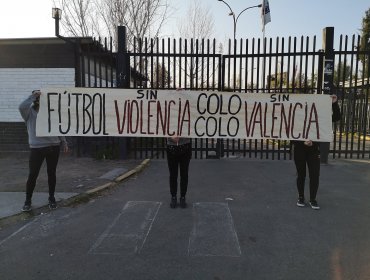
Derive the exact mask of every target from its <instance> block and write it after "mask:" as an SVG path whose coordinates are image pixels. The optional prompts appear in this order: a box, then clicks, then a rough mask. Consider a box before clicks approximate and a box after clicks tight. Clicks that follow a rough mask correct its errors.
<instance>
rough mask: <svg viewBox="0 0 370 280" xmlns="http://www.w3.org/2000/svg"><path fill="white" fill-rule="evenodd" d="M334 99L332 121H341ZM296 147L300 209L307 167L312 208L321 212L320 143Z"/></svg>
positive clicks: (295, 162) (295, 160)
mask: <svg viewBox="0 0 370 280" xmlns="http://www.w3.org/2000/svg"><path fill="white" fill-rule="evenodd" d="M331 98H332V121H333V122H336V121H338V120H340V118H341V113H340V109H339V105H338V102H337V96H336V95H331ZM291 143H292V144H293V147H294V164H295V167H296V169H297V189H298V201H297V206H298V207H304V206H305V205H306V203H305V197H304V185H305V179H306V165H307V167H308V173H309V177H310V201H309V203H310V206H311V208H312V209H315V210H319V209H320V206H319V205H318V203H317V200H316V195H317V190H318V189H319V176H320V143H319V142H314V141H311V140H308V141H291Z"/></svg>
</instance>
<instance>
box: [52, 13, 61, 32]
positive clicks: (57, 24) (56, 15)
mask: <svg viewBox="0 0 370 280" xmlns="http://www.w3.org/2000/svg"><path fill="white" fill-rule="evenodd" d="M51 16H52V17H53V19H55V36H57V37H59V21H60V19H61V18H62V10H61V9H59V8H53V9H52V13H51Z"/></svg>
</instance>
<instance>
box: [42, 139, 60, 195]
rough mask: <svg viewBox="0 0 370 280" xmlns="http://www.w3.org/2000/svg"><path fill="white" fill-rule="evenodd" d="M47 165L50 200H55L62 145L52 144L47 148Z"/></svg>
mask: <svg viewBox="0 0 370 280" xmlns="http://www.w3.org/2000/svg"><path fill="white" fill-rule="evenodd" d="M46 151H47V152H46V156H45V157H46V166H47V173H48V184H49V200H55V198H54V193H55V186H56V171H57V165H58V160H59V153H60V147H59V146H51V147H48V148H47V149H46Z"/></svg>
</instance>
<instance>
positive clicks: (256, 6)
mask: <svg viewBox="0 0 370 280" xmlns="http://www.w3.org/2000/svg"><path fill="white" fill-rule="evenodd" d="M217 1H219V2H223V3H224V4H225V5H226V6H227V7H228V8H229V10H230V13H229V16H233V21H234V42H235V37H236V24H237V23H238V19H239V17H240V15H241V14H242V13H244V12H245V11H246V10H249V9H252V8H261V7H262V4H259V5H255V6H250V7H247V8H245V9H244V10H243V11H241V12H240V13H239V14H238V15H237V16H236V17H235V13H234V11H233V10H232V9H231V7H230V5H229V4H228V3H227V2H225V1H224V0H217Z"/></svg>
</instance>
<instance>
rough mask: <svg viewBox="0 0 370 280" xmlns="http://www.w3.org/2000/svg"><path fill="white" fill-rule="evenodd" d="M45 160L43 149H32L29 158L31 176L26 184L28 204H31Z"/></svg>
mask: <svg viewBox="0 0 370 280" xmlns="http://www.w3.org/2000/svg"><path fill="white" fill-rule="evenodd" d="M44 158H45V155H44V151H43V148H38V149H34V148H31V151H30V158H29V174H28V179H27V184H26V202H31V199H32V194H33V191H34V189H35V186H36V180H37V177H38V175H39V172H40V168H41V165H42V162H43V161H44Z"/></svg>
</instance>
